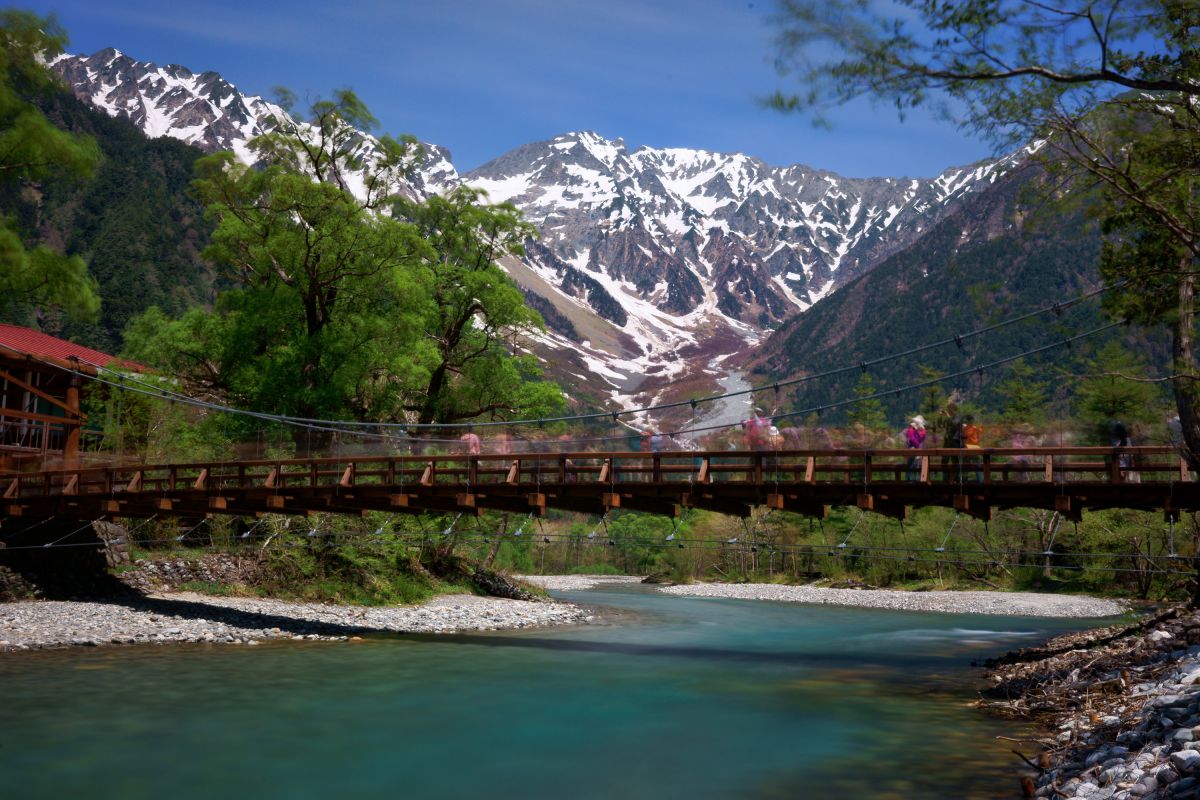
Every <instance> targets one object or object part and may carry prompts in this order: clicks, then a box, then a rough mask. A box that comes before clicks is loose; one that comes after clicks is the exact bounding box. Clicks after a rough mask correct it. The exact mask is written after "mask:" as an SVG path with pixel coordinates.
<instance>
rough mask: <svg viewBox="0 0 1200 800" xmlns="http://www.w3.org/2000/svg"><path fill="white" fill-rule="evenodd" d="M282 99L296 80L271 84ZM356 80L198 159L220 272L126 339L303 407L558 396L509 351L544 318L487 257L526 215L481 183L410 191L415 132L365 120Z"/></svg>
mask: <svg viewBox="0 0 1200 800" xmlns="http://www.w3.org/2000/svg"><path fill="white" fill-rule="evenodd" d="M281 98H282V101H283V106H284V108H285V109H289V110H290V109H291V107H292V98H291V97H290V95H288V94H286V93H285V94H283V95H282V96H281ZM374 124H375V121H374V118H373V117H371V115H370V112H369V111H368V110H367V109H366V107H365V106H364V105H363V104H362V102H361V101H360V100H359V98H358V97H357V96H355V95H354V93H353V92H351V91H349V90H343V91H340V92H338V93H337V94H335V96H334V98H333V99H332V100H318V101H316V102H315V103H313V104H312V105H311V106H310V107H309V109H308V115H307V121H305V122H298V121H296V119H294V118H293V117H292V116H291V115H290V113H289V114H285V115H282V116H281V117H280V118H279V119H277V120H275V124H274V127H273V128H272V129H271V130H270V131H269V132H268V133H266V134H265V135H263V136H260V137H258V138H256V139H254V140H253V141H252V142H251V143H250V147H251V149H252V151H253V152H254V154H255V155H256V156H257V157H258V163H257V164H256V165H255V166H248V165H246V164H244V163H242V162H240V161H239V160H238V159H237V158H236V157H235V156H234V155H233V154H231V153H219V154H216V155H213V156H210V157H207V158H205V159H201V160H200V161H199V162H198V163H197V175H196V179H195V181H194V183H193V191H194V192H195V193H196V195H197V196H198V197H199V198H200V199H201V200H202V201H203V202H204V203H205V204H206V206H207V214H208V216H209V217H210V218H211V219H212V221H213V222H214V224H215V230H214V232H213V235H212V240H211V243H210V245H209V246H208V248H207V249H206V250H205V253H204V254H205V256H206V258H209V259H211V260H212V261H213V262H214V263H216V264H217V265H219V266H220V267H221V268H223V269H224V270H225V271H226V273H227V276H228V279H229V281H230V283H231V288H230V289H229V290H227V291H225V292H223V293H222V294H221V295H220V296H219V298H218V300H217V303H216V308H215V309H214V310H213V311H211V312H210V311H207V310H202V309H195V310H192V311H190V312H188V313H187V314H185V315H184V316H183V317H181V318H180V319H178V320H169V319H167V318H166V317H165V316H164V315H163V314H162V313H161V312H159V311H157V310H154V309H152V310H150V311H148V312H147V313H146V314H145V315H144V316H143V317H142V318H140V319H138V320H136V321H135V322H134V324H133V326H132V327H131V328H130V330H129V334H128V335H127V337H126V338H127V341H129V342H130V343H131V350H130V353H131V355H133V356H135V357H137V358H141V359H144V360H146V361H147V362H148V363H151V364H156V365H161V366H164V367H167V368H169V369H171V370H172V371H173V372H176V373H177V374H180V375H182V376H184V377H185V378H186V379H187V380H188V381H189V383H190V384H191V387H192V388H193V389H196V390H199V391H202V392H208V393H210V394H212V395H214V396H221V397H225V398H227V399H228V400H230V401H232V402H234V403H236V404H239V405H243V406H246V407H249V408H252V409H255V410H260V411H268V412H272V413H282V414H289V415H298V416H303V417H310V418H323V419H341V418H347V417H351V418H355V419H362V420H372V421H405V422H418V421H419V422H423V423H439V422H448V421H455V420H463V419H471V418H475V417H478V416H481V415H488V417H489V418H493V417H504V416H506V415H511V414H515V413H522V412H526V411H530V410H535V411H536V410H542V409H546V408H553V407H555V405H556V403H561V396H560V393H559V392H558V391H557V389H556V387H553V386H550V385H543V384H540V383H539V382H538V381H537V378H538V377H540V371H539V370H538V369H537V368H536V365H535V364H532V363H530V362H529V360H528V359H527V358H524V357H520V356H516V355H514V350H515V349H516V346H517V342H516V338H517V336H518V335H519V334H521V333H523V332H527V331H529V330H531V329H533V328H535V327H536V326H538V325H540V319H539V318H538V317H537V315H536V314H535V313H534V312H532V311H530V310H529V309H528V308H526V307H525V305H524V303H523V301H522V299H521V294H520V292H519V290H518V289H517V288H516V287H515V286H514V285H513V284H512V283H511V281H510V280H509V279H508V278H507V276H506V275H505V274H504V273H503V272H502V271H501V270H500V268H499V267H498V266H497V265H496V259H498V258H500V257H501V256H503V255H504V254H506V253H508V252H516V251H518V250H519V246H520V241H521V240H522V239H523V238H524V237H525V236H527V235H528V234H529V231H530V229H529V228H528V226H527V225H526V224H525V223H523V222H522V221H521V220H520V218H519V216H518V214H517V213H516V211H515V209H513V208H512V207H503V206H501V207H491V206H486V205H484V204H483V203H482V202H481V200H482V198H481V196H480V195H479V194H478V193H475V192H471V191H468V190H459V191H457V192H452V193H451V194H449V195H448V196H447V197H444V198H443V197H433V198H431V199H429V200H427V201H425V202H417V201H415V200H413V199H412V198H411V197H409V196H408V195H407V194H406V193H407V192H408V189H407V187H408V184H407V182H406V177H407V176H408V175H409V174H410V171H411V169H412V166H413V164H414V161H415V159H416V158H418V157H419V146H418V145H417V144H416V142H415V141H413V140H411V139H393V138H391V137H387V136H380V137H368V136H367V135H365V134H364V133H362V132H361V131H360V130H359V129H360V128H361V129H366V130H369V129H370V128H371V127H373V126H374Z"/></svg>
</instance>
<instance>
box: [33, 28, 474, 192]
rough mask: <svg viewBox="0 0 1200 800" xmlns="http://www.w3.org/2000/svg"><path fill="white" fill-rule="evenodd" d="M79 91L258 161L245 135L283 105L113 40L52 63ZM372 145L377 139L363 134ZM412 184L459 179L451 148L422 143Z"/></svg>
mask: <svg viewBox="0 0 1200 800" xmlns="http://www.w3.org/2000/svg"><path fill="white" fill-rule="evenodd" d="M51 67H52V68H53V69H54V70H55V71H56V72H57V73H58V74H59V75H60V76H62V78H63V80H65V81H66V83H67V85H68V86H70V87H71V90H72V91H73V92H74V93H75V96H76V97H78V98H79V99H80V100H83V101H85V102H87V103H90V104H91V105H93V106H95V107H97V108H99V109H101V110H102V111H105V112H106V113H108V114H110V115H111V116H114V117H124V118H125V119H128V120H129V121H130V122H132V123H133V124H134V125H135V126H137V127H138V128H139V129H140V130H141V131H142V132H143V133H145V134H146V136H148V137H150V138H155V137H159V136H169V137H170V138H172V139H178V140H180V141H183V142H186V143H188V144H191V145H194V146H196V147H198V148H200V149H201V150H204V151H205V152H209V153H214V152H217V151H219V150H230V151H232V152H234V153H236V154H237V156H238V158H240V159H242V160H243V161H245V162H247V163H253V161H254V160H255V157H254V154H253V153H252V152H251V151H250V148H249V147H248V143H249V141H250V140H251V139H253V138H254V137H256V136H259V135H261V134H263V133H265V132H266V131H267V130H268V129H269V128H270V126H271V121H272V120H273V119H274V118H278V117H282V116H284V115H286V113H287V112H286V111H285V110H284V109H283V108H282V107H281V106H279V105H278V104H276V103H272V102H270V101H268V100H265V99H263V98H262V97H258V96H255V95H243V94H242V93H241V92H239V91H238V89H237V87H236V86H234V85H233V84H232V83H229V82H228V81H227V80H225V79H224V78H222V77H221V75H220V74H219V73H216V72H212V71H209V72H202V73H200V74H196V73H194V72H192V71H191V70H190V69H188V68H187V67H184V66H181V65H179V64H168V65H166V66H161V67H160V66H158V65H156V64H154V63H152V62H149V61H137V60H135V59H133V58H130V57H129V56H127V55H125V54H123V53H121V52H120V51H119V50H115V49H113V48H108V49H106V50H101V51H100V52H98V53H95V54H93V55H91V56H78V55H62V56H59V57H58V58H57V59H55V60H54V61H53V62H52V63H51ZM364 136H365V141H366V142H367V149H370V143H371V142H374V139H373V138H372V137H371V136H370V135H369V134H364ZM423 148H424V156H423V157H422V159H421V163H420V165H419V166H418V169H417V172H416V174H415V175H414V176H413V179H412V187H411V190H412V192H413V193H414V194H415V195H417V196H427V195H429V194H432V193H436V192H439V191H444V190H445V189H446V188H448V187H450V186H454V185H457V184H458V171H457V170H455V168H454V165H453V164H452V163H451V161H450V153H449V151H447V150H446V149H445V148H442V147H438V146H436V145H429V144H426V145H423Z"/></svg>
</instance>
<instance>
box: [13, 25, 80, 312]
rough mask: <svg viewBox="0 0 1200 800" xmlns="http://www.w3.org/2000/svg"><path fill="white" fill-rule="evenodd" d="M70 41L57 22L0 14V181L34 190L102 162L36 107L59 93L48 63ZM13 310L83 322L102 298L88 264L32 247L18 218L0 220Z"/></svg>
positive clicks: (78, 175)
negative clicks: (56, 312)
mask: <svg viewBox="0 0 1200 800" xmlns="http://www.w3.org/2000/svg"><path fill="white" fill-rule="evenodd" d="M66 41H67V37H66V34H65V33H64V32H63V30H62V28H60V27H59V25H58V23H57V22H56V21H55V20H54V18H53V17H48V18H44V19H43V18H40V17H38V16H36V15H34V14H31V13H29V12H27V11H16V10H11V9H10V10H4V11H0V43H2V44H0V181H3V182H5V183H7V184H10V185H12V184H16V185H18V186H20V187H21V188H22V189H27V190H28V191H31V192H36V187H34V186H33V185H32V182H34V181H37V180H39V179H41V178H44V177H47V176H49V175H54V174H61V175H70V176H77V177H83V176H87V175H90V174H91V172H92V170H93V169H94V167H95V165H96V162H97V161H98V159H99V148H98V147H97V146H96V144H95V142H94V141H92V140H91V139H90V138H88V137H85V136H76V135H73V134H71V133H68V132H66V131H63V130H61V129H59V128H57V127H55V126H54V125H53V124H52V123H51V122H50V121H49V120H48V119H46V115H45V114H43V113H42V112H41V111H40V110H39V109H38V108H37V107H36V106H35V105H34V103H33V100H35V99H36V98H38V97H44V96H46V95H48V94H50V93H52V92H54V91H57V90H58V89H59V88H60V87H59V84H58V83H57V82H56V80H55V78H54V76H53V75H52V74H51V72H50V71H49V69H47V67H46V59H48V58H51V57H53V56H55V55H57V54H59V53H61V52H62V49H63V46H64V45H65V44H66ZM13 306H26V307H28V306H34V307H50V306H53V307H59V308H61V309H63V310H64V311H66V312H67V313H69V314H73V315H76V316H79V317H84V318H86V317H90V316H93V315H94V314H95V313H96V311H97V310H98V309H99V307H100V300H99V298H98V297H97V295H96V291H95V282H94V281H93V280H92V279H91V278H90V277H89V276H88V273H87V265H86V264H85V263H84V261H83V259H81V258H79V257H78V256H64V255H62V254H60V253H58V252H55V251H54V250H53V249H51V248H50V247H47V246H46V245H44V244H43V245H37V246H35V247H32V248H30V247H27V246H26V235H25V234H24V233H23V232H22V231H20V230H19V229H18V227H17V224H16V221H15V220H14V219H12V218H9V217H0V309H3V307H8V309H11V308H12V307H13ZM8 309H3V310H8Z"/></svg>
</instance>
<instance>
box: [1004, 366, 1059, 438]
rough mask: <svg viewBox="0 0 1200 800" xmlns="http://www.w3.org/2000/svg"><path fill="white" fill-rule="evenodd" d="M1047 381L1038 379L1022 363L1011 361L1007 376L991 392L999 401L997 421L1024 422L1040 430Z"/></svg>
mask: <svg viewBox="0 0 1200 800" xmlns="http://www.w3.org/2000/svg"><path fill="white" fill-rule="evenodd" d="M1048 389H1049V382H1048V381H1045V380H1039V379H1038V372H1037V370H1035V369H1034V368H1033V367H1031V366H1030V365H1029V364H1027V363H1025V361H1024V360H1017V361H1014V362H1012V364H1010V365H1009V367H1008V375H1007V376H1006V377H1005V378H1004V380H1001V381H998V382H997V383H996V385H995V386H994V387H993V389H992V391H993V392H994V393H995V395H996V398H997V399H998V400H999V402H1000V416H999V421H1000V422H1003V423H1007V424H1010V425H1011V424H1017V423H1027V424H1029V425H1032V426H1034V427H1035V428H1040V427H1041V426H1042V425H1044V424H1045V422H1046V403H1047V399H1046V392H1047V390H1048Z"/></svg>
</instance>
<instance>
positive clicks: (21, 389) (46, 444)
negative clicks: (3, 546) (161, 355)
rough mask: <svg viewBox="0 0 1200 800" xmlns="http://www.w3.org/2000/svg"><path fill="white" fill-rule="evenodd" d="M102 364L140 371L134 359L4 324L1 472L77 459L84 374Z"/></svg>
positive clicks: (0, 329)
mask: <svg viewBox="0 0 1200 800" xmlns="http://www.w3.org/2000/svg"><path fill="white" fill-rule="evenodd" d="M99 368H112V369H123V370H127V371H141V370H142V368H141V367H140V366H139V365H137V364H134V363H132V362H127V361H123V360H122V359H119V358H117V357H116V356H112V355H109V354H107V353H101V352H100V351H98V350H93V349H91V348H90V347H83V346H81V345H78V344H75V343H73V342H68V341H66V340H64V339H58V338H56V337H54V336H49V335H47V334H44V333H41V332H40V331H35V330H32V329H30V328H23V327H21V326H19V325H4V324H0V471H3V470H11V469H14V468H17V467H18V466H20V465H22V464H25V463H27V462H36V463H38V464H50V463H54V462H59V463H61V464H63V465H71V464H74V463H77V462H78V458H79V449H80V437H81V433H82V430H83V426H84V424H85V423H86V419H85V417H84V415H83V414H82V413H81V409H80V389H81V388H82V384H83V381H84V378H82V377H80V375H78V374H75V373H82V374H83V375H92V376H94V375H96V374H97V372H98V369H99Z"/></svg>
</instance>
